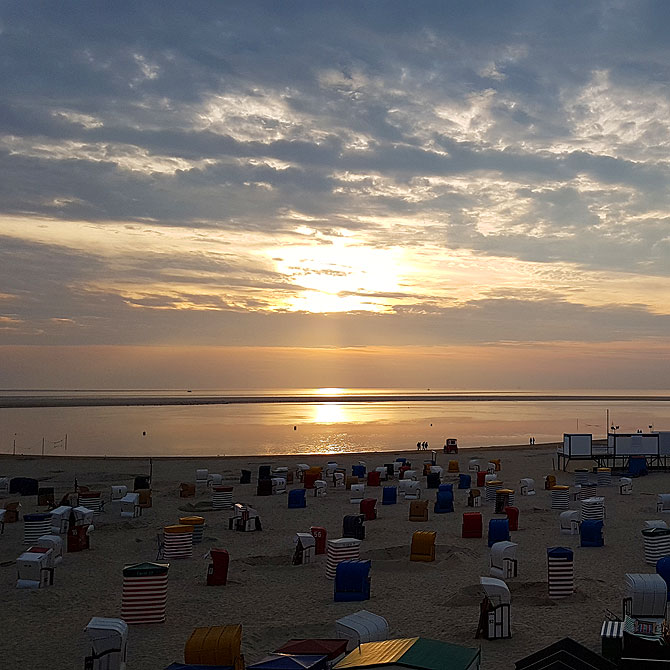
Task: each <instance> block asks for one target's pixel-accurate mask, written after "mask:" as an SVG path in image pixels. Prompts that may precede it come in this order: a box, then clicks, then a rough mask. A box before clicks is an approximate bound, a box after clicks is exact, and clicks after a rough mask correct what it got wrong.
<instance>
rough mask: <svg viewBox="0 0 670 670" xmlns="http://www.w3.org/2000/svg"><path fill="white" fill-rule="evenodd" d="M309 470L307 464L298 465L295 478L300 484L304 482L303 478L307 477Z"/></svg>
mask: <svg viewBox="0 0 670 670" xmlns="http://www.w3.org/2000/svg"><path fill="white" fill-rule="evenodd" d="M307 470H309V465H307V463H298V464H297V465H296V466H295V476H296V479H297V480H298V481H299V482H301V481H302V480H303V477H304V475H305V472H307Z"/></svg>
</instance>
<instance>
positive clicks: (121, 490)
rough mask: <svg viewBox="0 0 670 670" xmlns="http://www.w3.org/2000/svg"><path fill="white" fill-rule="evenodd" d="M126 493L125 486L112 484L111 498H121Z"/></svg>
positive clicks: (126, 488)
mask: <svg viewBox="0 0 670 670" xmlns="http://www.w3.org/2000/svg"><path fill="white" fill-rule="evenodd" d="M126 493H128V487H127V486H112V494H111V498H110V499H111V500H121V498H123V496H125V495H126Z"/></svg>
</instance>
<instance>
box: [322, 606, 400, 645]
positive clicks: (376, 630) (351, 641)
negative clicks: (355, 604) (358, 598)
mask: <svg viewBox="0 0 670 670" xmlns="http://www.w3.org/2000/svg"><path fill="white" fill-rule="evenodd" d="M335 631H336V635H337V637H338V638H342V639H344V640H346V641H347V649H353V648H354V647H356V646H358V645H359V644H361V643H365V642H374V641H377V640H386V639H388V636H389V623H388V621H387V620H386V619H385V618H384V617H383V616H379V615H378V614H374V613H372V612H368V611H367V610H360V611H358V612H354V613H353V614H349V615H347V616H345V617H342V618H341V619H337V621H335Z"/></svg>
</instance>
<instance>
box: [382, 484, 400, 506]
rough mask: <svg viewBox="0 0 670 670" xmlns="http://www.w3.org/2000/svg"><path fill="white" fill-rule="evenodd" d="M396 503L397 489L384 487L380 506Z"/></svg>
mask: <svg viewBox="0 0 670 670" xmlns="http://www.w3.org/2000/svg"><path fill="white" fill-rule="evenodd" d="M397 502H398V489H397V488H396V487H395V486H385V487H384V488H383V489H382V505H395V504H396V503H397Z"/></svg>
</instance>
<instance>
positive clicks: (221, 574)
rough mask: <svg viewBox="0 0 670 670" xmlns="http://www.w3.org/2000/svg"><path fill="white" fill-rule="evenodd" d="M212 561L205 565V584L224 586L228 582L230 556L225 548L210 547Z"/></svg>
mask: <svg viewBox="0 0 670 670" xmlns="http://www.w3.org/2000/svg"><path fill="white" fill-rule="evenodd" d="M209 557H210V559H211V560H212V562H211V563H210V564H209V565H208V566H207V586H225V585H226V584H227V583H228V566H229V565H230V556H229V555H228V552H227V551H226V550H225V549H214V548H212V549H210V550H209Z"/></svg>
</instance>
